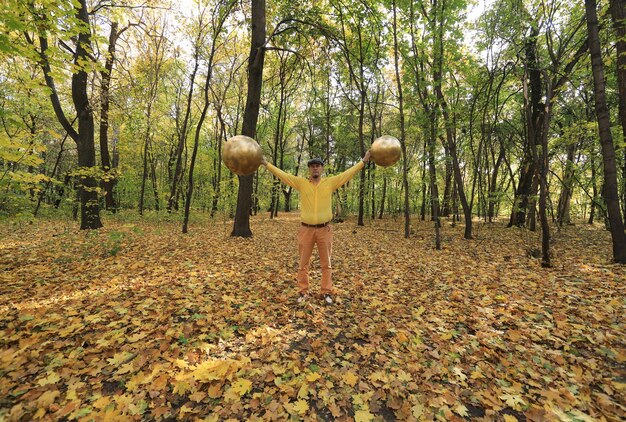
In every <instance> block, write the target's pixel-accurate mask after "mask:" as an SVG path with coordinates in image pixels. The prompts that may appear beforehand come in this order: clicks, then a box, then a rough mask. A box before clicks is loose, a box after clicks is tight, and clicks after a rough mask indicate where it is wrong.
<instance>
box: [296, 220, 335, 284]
mask: <svg viewBox="0 0 626 422" xmlns="http://www.w3.org/2000/svg"><path fill="white" fill-rule="evenodd" d="M315 245H317V251H318V253H319V256H320V266H321V267H322V288H321V292H322V294H331V293H332V292H333V279H332V267H331V265H330V256H331V254H332V250H333V228H332V226H331V225H330V224H329V225H327V226H325V227H306V226H302V225H301V226H300V230H298V252H299V253H300V266H299V268H298V291H299V292H300V293H307V292H308V290H309V265H310V262H311V255H312V254H313V247H314V246H315Z"/></svg>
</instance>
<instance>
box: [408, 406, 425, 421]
mask: <svg viewBox="0 0 626 422" xmlns="http://www.w3.org/2000/svg"><path fill="white" fill-rule="evenodd" d="M411 413H413V417H415V418H417V419H419V418H420V417H422V416H424V405H423V404H421V403H417V404H416V405H415V406H413V407H411Z"/></svg>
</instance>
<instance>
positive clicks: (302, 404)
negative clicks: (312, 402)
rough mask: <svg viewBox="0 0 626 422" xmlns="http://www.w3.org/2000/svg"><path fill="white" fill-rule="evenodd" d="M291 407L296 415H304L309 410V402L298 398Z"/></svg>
mask: <svg viewBox="0 0 626 422" xmlns="http://www.w3.org/2000/svg"><path fill="white" fill-rule="evenodd" d="M292 409H293V411H294V412H295V413H297V414H298V415H304V414H305V413H306V412H307V411H308V410H309V404H308V403H307V402H306V400H298V401H297V402H295V403H294V406H293V407H292Z"/></svg>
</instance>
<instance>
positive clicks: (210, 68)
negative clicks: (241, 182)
mask: <svg viewBox="0 0 626 422" xmlns="http://www.w3.org/2000/svg"><path fill="white" fill-rule="evenodd" d="M233 4H234V3H232V2H231V3H230V4H229V5H228V6H227V8H226V10H225V11H224V12H223V14H222V15H219V16H213V19H217V20H218V21H217V23H216V25H215V26H214V27H213V33H212V38H211V50H210V52H209V57H208V60H207V71H206V72H207V73H206V79H205V81H204V89H203V99H204V105H203V106H202V111H201V113H200V119H199V120H198V124H197V125H196V131H195V135H194V139H193V150H192V152H191V161H190V163H189V180H188V185H187V195H186V197H185V213H184V217H183V230H182V231H183V233H187V231H188V230H189V210H190V209H191V199H192V198H193V188H194V185H193V172H194V169H195V166H196V156H197V155H198V146H199V144H200V132H201V131H202V125H203V124H204V120H205V119H206V115H207V111H208V110H209V89H210V84H211V76H213V59H214V57H215V51H216V49H217V45H216V43H217V37H218V35H219V33H220V32H221V31H222V26H223V24H224V21H225V20H226V17H227V16H228V14H229V12H230V9H231V7H232V5H233ZM214 13H217V14H220V13H222V11H221V9H219V8H218V9H216V10H215V12H214ZM190 95H191V92H190Z"/></svg>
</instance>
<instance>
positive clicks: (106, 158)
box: [100, 22, 120, 212]
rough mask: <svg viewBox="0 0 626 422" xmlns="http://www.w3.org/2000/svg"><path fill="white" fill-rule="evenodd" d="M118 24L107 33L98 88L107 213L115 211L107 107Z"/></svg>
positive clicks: (113, 177) (109, 100)
mask: <svg viewBox="0 0 626 422" xmlns="http://www.w3.org/2000/svg"><path fill="white" fill-rule="evenodd" d="M118 26H119V24H118V23H117V22H113V23H112V24H111V32H110V33H109V46H108V54H107V58H106V62H105V64H104V70H103V71H101V72H100V75H101V78H102V87H101V88H100V161H101V163H102V170H103V171H104V179H103V181H102V187H103V188H104V204H105V208H106V209H107V210H109V211H112V212H115V211H116V208H117V206H116V204H115V198H114V197H113V186H115V176H114V175H113V172H112V169H113V167H112V166H111V156H110V154H109V107H110V103H111V73H112V72H113V63H114V61H115V44H116V43H117V39H118V37H119V34H120V32H119V31H118Z"/></svg>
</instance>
